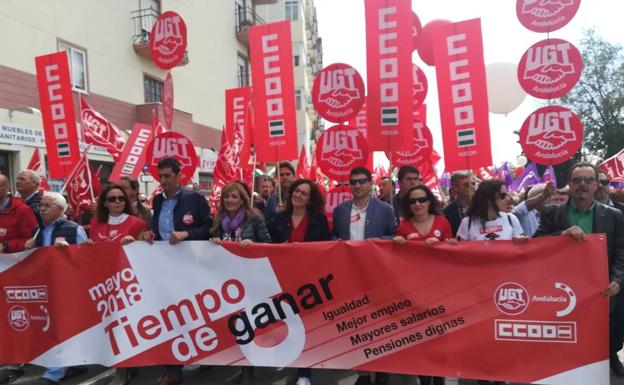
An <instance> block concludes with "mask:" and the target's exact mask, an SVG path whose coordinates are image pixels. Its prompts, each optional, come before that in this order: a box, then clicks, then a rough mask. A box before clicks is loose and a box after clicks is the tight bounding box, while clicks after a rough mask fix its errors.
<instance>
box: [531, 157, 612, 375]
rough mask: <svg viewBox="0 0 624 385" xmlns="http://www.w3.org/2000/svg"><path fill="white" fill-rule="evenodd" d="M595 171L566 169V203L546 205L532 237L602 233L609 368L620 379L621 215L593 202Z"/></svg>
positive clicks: (575, 167)
mask: <svg viewBox="0 0 624 385" xmlns="http://www.w3.org/2000/svg"><path fill="white" fill-rule="evenodd" d="M598 178H599V172H598V169H597V168H596V166H594V165H593V164H591V163H588V162H578V163H575V164H574V165H572V167H571V168H570V175H569V177H568V184H569V186H570V199H569V200H568V202H567V203H563V204H559V205H548V206H546V207H545V208H544V210H543V211H542V214H541V216H540V225H539V227H538V229H537V231H536V232H535V235H534V237H540V236H548V235H567V236H570V237H572V238H573V239H575V240H577V241H579V242H580V241H583V240H584V239H585V234H589V233H605V234H606V235H607V254H608V261H609V285H608V286H607V287H606V288H605V290H604V291H603V292H602V295H603V296H609V297H612V298H611V303H610V304H611V307H610V312H609V329H610V330H609V335H610V338H609V339H610V341H609V342H610V343H609V345H610V366H611V370H612V371H613V372H614V373H615V374H616V375H617V376H624V367H623V366H622V363H621V362H620V360H619V358H618V356H617V352H618V351H619V350H620V349H622V344H623V343H624V330H623V326H622V322H623V321H622V320H624V298H622V295H618V293H620V288H621V287H622V280H623V279H624V214H622V212H621V211H620V210H617V209H614V208H612V207H609V206H608V205H605V204H602V203H600V202H598V201H596V200H595V199H594V194H595V193H596V190H597V189H598Z"/></svg>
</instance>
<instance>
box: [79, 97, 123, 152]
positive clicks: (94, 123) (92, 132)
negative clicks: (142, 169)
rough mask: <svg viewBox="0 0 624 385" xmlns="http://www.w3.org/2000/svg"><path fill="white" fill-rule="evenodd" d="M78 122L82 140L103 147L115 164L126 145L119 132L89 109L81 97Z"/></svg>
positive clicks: (98, 114)
mask: <svg viewBox="0 0 624 385" xmlns="http://www.w3.org/2000/svg"><path fill="white" fill-rule="evenodd" d="M80 121H81V122H80V128H81V130H82V140H84V142H85V143H87V144H93V145H96V146H101V147H104V148H105V149H106V151H108V153H109V154H111V156H112V157H113V159H114V160H115V162H117V161H118V160H119V155H120V154H121V151H122V149H123V146H124V144H125V143H126V140H125V139H124V136H123V134H122V133H121V130H120V129H119V128H117V126H115V125H114V124H112V123H111V122H109V121H108V120H106V119H105V118H104V117H103V116H102V115H101V114H100V113H99V112H97V111H96V110H94V109H93V108H91V106H90V105H89V103H87V101H86V100H85V99H84V98H83V97H82V95H80Z"/></svg>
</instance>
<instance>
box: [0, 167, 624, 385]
mask: <svg viewBox="0 0 624 385" xmlns="http://www.w3.org/2000/svg"><path fill="white" fill-rule="evenodd" d="M278 168H279V174H278V175H279V181H278V183H279V185H276V184H275V183H272V181H271V180H270V179H268V178H264V179H262V180H260V182H259V183H257V184H256V187H257V192H253V193H252V191H250V189H249V187H248V186H247V185H246V184H245V183H243V182H241V181H233V182H230V183H228V184H227V185H226V186H224V187H223V189H222V192H221V197H220V201H219V204H218V207H217V208H216V214H215V215H214V216H213V215H212V213H211V210H210V207H209V204H208V201H207V200H206V198H205V197H204V196H203V195H201V194H200V193H199V192H198V191H196V189H194V188H193V186H190V188H187V186H182V185H181V184H180V176H181V174H180V164H179V162H178V161H177V160H175V159H173V158H166V159H163V160H161V161H160V162H159V164H158V178H159V182H160V184H161V186H162V190H163V191H162V192H161V193H159V194H158V195H156V196H155V197H154V199H153V202H152V205H151V207H149V206H148V205H147V202H146V199H144V198H145V197H144V195H143V196H142V194H140V193H139V184H138V182H137V181H136V180H134V179H132V178H128V177H124V178H122V180H121V181H120V183H119V184H110V185H108V186H106V187H105V188H104V189H103V190H102V191H101V193H100V194H99V197H98V198H97V202H96V204H95V207H94V209H93V210H91V218H90V220H89V222H88V226H82V225H80V224H79V223H77V222H76V221H75V220H71V219H72V218H71V217H69V215H68V212H67V211H68V204H67V201H66V199H65V198H64V197H63V195H61V194H59V193H55V192H41V191H40V190H39V176H38V174H37V173H35V172H34V171H31V170H25V171H22V172H20V173H19V175H18V176H17V179H16V190H17V195H18V196H19V198H17V197H15V196H14V195H13V194H12V193H11V183H10V180H9V178H8V177H7V176H5V175H1V174H0V227H1V228H3V229H5V231H3V232H1V233H0V245H1V247H2V252H4V253H10V252H17V251H22V250H24V249H29V248H34V247H43V246H55V247H67V246H69V245H71V244H81V243H98V242H103V241H118V242H121V243H122V244H128V243H131V242H135V241H137V240H145V241H148V242H152V241H158V240H162V241H168V242H169V243H171V244H177V243H179V242H182V241H187V240H210V241H212V242H214V243H216V244H220V243H222V242H224V241H230V242H237V243H239V244H240V247H246V246H247V245H249V244H251V243H270V242H272V243H286V242H313V241H329V240H370V239H386V240H392V241H393V242H396V243H397V244H399V245H403V246H402V247H409V245H410V242H424V243H425V244H426V245H428V246H430V247H435V246H436V244H438V243H440V242H445V243H449V244H452V245H456V244H458V243H459V242H461V241H484V240H487V241H494V240H512V241H513V242H516V243H523V242H528V241H529V239H530V238H533V237H543V236H553V235H566V236H570V237H572V238H573V239H575V240H577V241H583V240H584V239H585V235H586V234H589V233H606V235H607V250H608V261H609V277H610V279H609V283H608V285H606V286H605V288H604V291H603V292H602V294H603V295H604V296H608V297H610V303H611V307H610V323H609V324H610V326H611V327H610V363H611V369H612V371H613V372H614V374H615V375H617V376H624V367H623V366H622V364H621V362H620V361H619V359H618V356H617V352H618V351H619V350H620V349H621V348H622V345H623V343H624V328H622V327H621V326H622V322H623V321H624V299H622V298H621V296H622V294H620V287H621V285H622V280H623V279H624V214H622V211H621V210H622V209H623V207H624V205H623V204H622V203H620V201H619V200H618V199H617V196H616V195H614V194H613V193H612V192H611V191H610V188H609V180H608V176H607V175H606V174H604V173H602V172H600V171H599V170H598V169H597V168H596V167H595V166H594V165H593V164H591V163H587V162H580V163H576V164H575V165H573V166H572V167H571V169H570V175H569V178H568V187H567V188H565V189H561V190H556V189H555V187H554V186H553V184H552V183H551V182H548V183H542V184H538V185H535V186H532V187H531V188H530V189H529V190H528V191H526V192H524V194H522V196H521V197H520V196H517V195H516V194H514V193H511V192H509V191H507V187H506V186H505V184H504V183H503V182H502V181H500V180H496V179H493V180H484V181H479V180H478V179H477V178H475V177H474V175H473V174H472V173H471V172H468V171H458V172H455V173H454V174H453V175H452V176H451V186H450V189H449V195H450V201H449V202H448V203H447V204H446V205H443V203H442V202H440V200H439V199H438V198H437V197H436V196H435V195H434V193H433V192H432V191H431V190H430V189H429V188H428V187H427V186H425V185H424V184H422V181H421V179H420V173H419V171H418V169H416V168H414V167H409V166H405V167H401V168H400V169H399V171H398V175H397V176H398V178H397V180H396V181H394V180H393V179H392V178H391V177H384V178H381V180H380V181H379V188H378V190H376V189H375V188H374V187H376V186H374V182H373V176H372V175H371V172H370V170H368V169H366V168H364V167H358V168H354V169H352V170H351V171H350V175H349V181H348V185H349V187H350V190H351V194H352V198H351V199H349V200H347V201H345V202H342V203H341V204H339V205H338V206H337V207H336V208H335V209H334V210H333V212H332V213H325V212H324V207H325V204H324V198H323V194H322V192H321V190H320V189H319V187H318V185H317V184H316V183H315V182H314V181H311V180H308V179H296V178H295V170H294V168H293V166H292V165H291V164H290V163H288V162H282V163H280V164H279V165H278ZM397 185H398V190H397ZM374 190H375V191H374ZM73 219H77V218H73ZM82 223H84V221H82ZM85 227H86V229H85ZM616 325H619V326H620V327H615V326H616ZM85 370H86V368H85V367H71V368H60V367H59V368H47V369H46V370H45V372H44V374H43V375H42V377H41V378H40V379H39V380H38V381H37V385H56V384H58V383H59V382H60V381H61V380H63V379H66V378H69V377H71V376H75V375H76V374H79V373H82V372H84V371H85ZM137 372H138V369H136V368H125V369H118V370H117V371H116V374H115V377H114V379H113V380H112V383H111V385H125V384H128V383H129V382H130V381H131V380H132V378H133V377H134V376H135V375H136V374H137ZM21 374H23V369H22V367H20V366H5V367H4V368H2V369H0V384H2V383H8V382H11V381H13V380H15V379H16V378H18V377H19V376H20V375H21ZM253 376H254V373H253V368H251V367H248V368H243V370H242V374H241V380H242V383H243V384H245V385H246V384H252V383H253ZM297 376H298V380H297V385H310V384H311V383H312V381H313V378H312V371H311V370H310V369H305V368H302V369H298V371H297ZM389 377H390V376H389V374H387V373H370V372H358V378H357V380H356V382H355V385H369V384H375V385H384V384H387V383H388V381H389ZM183 381H184V380H183V375H182V366H174V365H169V366H167V367H166V368H165V372H164V374H163V375H162V377H161V378H160V381H159V385H178V384H181V383H183ZM419 383H420V384H421V385H427V384H432V383H433V384H435V385H438V384H444V379H443V378H440V377H429V376H419ZM479 383H480V384H490V383H492V382H488V381H482V380H480V381H479Z"/></svg>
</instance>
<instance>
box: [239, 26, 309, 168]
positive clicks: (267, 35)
mask: <svg viewBox="0 0 624 385" xmlns="http://www.w3.org/2000/svg"><path fill="white" fill-rule="evenodd" d="M249 50H250V53H251V77H252V81H253V85H254V92H253V102H254V117H255V132H254V139H255V148H256V154H257V161H258V162H278V161H282V160H293V159H297V155H298V154H297V150H298V145H297V116H296V110H295V86H294V75H293V64H292V38H291V35H290V21H280V22H277V23H269V24H262V25H258V26H254V27H251V28H249Z"/></svg>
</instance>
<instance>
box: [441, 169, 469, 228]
mask: <svg viewBox="0 0 624 385" xmlns="http://www.w3.org/2000/svg"><path fill="white" fill-rule="evenodd" d="M475 186H476V182H475V181H474V180H473V178H472V174H471V173H470V171H456V172H454V173H453V175H451V191H450V193H451V196H455V199H454V200H453V201H452V202H451V203H449V204H448V206H446V207H445V208H444V209H443V210H442V213H443V214H444V216H445V217H446V219H447V220H448V221H449V224H450V225H451V230H453V235H457V229H459V224H460V223H461V221H462V219H463V218H464V217H465V216H466V213H467V212H468V206H470V201H471V200H472V196H473V195H474V193H475Z"/></svg>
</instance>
